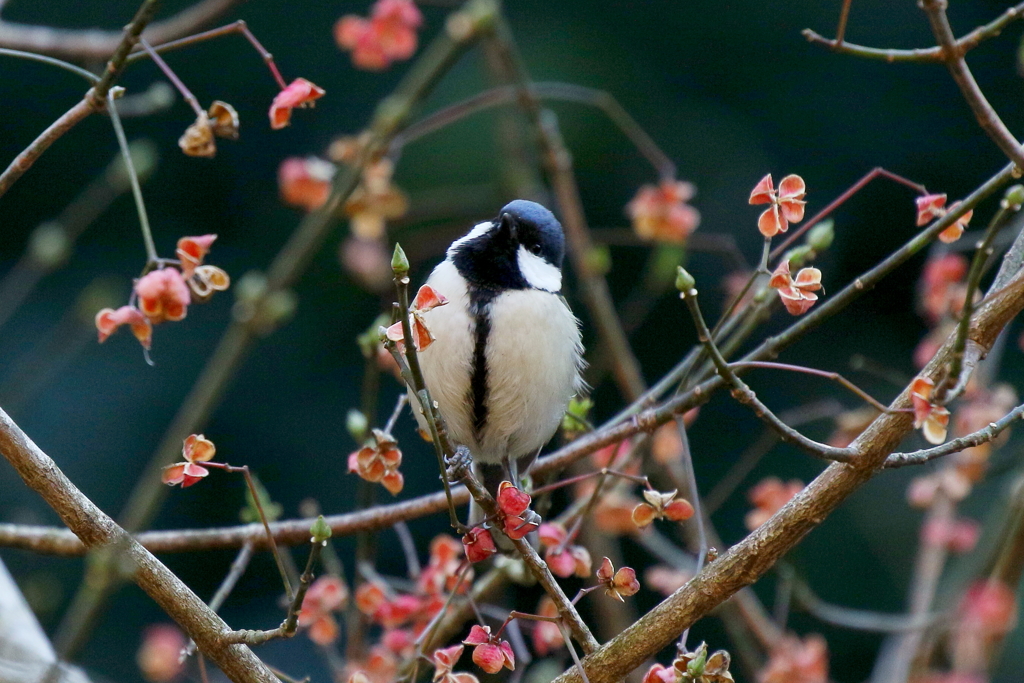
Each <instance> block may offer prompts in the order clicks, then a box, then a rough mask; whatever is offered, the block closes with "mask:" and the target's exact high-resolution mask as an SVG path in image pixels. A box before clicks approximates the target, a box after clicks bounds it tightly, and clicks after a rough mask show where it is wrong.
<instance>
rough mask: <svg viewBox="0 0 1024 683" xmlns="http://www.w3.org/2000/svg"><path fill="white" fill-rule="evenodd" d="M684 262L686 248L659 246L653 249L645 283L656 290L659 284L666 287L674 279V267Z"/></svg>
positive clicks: (674, 245)
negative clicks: (648, 273)
mask: <svg viewBox="0 0 1024 683" xmlns="http://www.w3.org/2000/svg"><path fill="white" fill-rule="evenodd" d="M685 262H686V248H685V247H682V246H680V245H678V244H659V245H658V246H656V247H655V248H654V255H653V256H652V258H651V260H650V263H651V270H650V275H649V277H648V280H647V283H649V284H650V285H653V286H651V287H649V288H650V289H656V288H657V287H658V286H659V285H661V283H664V285H665V286H666V287H667V286H668V285H670V284H671V283H672V281H673V280H674V279H675V277H676V266H678V265H679V264H680V263H685Z"/></svg>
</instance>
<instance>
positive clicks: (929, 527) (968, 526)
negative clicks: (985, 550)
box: [921, 519, 981, 553]
mask: <svg viewBox="0 0 1024 683" xmlns="http://www.w3.org/2000/svg"><path fill="white" fill-rule="evenodd" d="M980 535H981V527H980V526H979V525H978V523H977V522H975V521H974V520H970V519H954V520H950V521H943V520H941V519H930V520H929V521H927V522H925V524H924V526H922V527H921V539H922V540H923V541H924V542H925V543H927V544H928V545H931V546H937V547H943V548H946V549H947V550H949V551H950V552H953V553H967V552H970V551H971V550H973V549H974V546H975V544H977V542H978V537H979V536H980Z"/></svg>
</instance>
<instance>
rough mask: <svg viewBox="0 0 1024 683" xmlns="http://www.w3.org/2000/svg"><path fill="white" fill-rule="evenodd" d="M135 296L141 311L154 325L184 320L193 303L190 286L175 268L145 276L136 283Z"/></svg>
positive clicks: (164, 269)
mask: <svg viewBox="0 0 1024 683" xmlns="http://www.w3.org/2000/svg"><path fill="white" fill-rule="evenodd" d="M135 294H136V295H137V296H138V297H139V309H140V310H141V311H142V312H143V313H144V314H145V316H146V317H147V318H149V321H150V322H151V323H153V324H156V323H162V322H164V321H165V320H181V319H183V318H184V317H185V315H186V314H187V313H188V305H189V304H190V303H192V298H191V297H190V296H189V293H188V285H186V284H185V279H184V278H183V277H182V275H181V273H180V272H178V270H176V269H175V268H161V269H160V270H154V271H152V272H150V273H148V274H146V275H143V276H142V277H141V278H139V279H138V280H137V281H136V282H135Z"/></svg>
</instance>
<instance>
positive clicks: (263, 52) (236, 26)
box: [127, 19, 287, 90]
mask: <svg viewBox="0 0 1024 683" xmlns="http://www.w3.org/2000/svg"><path fill="white" fill-rule="evenodd" d="M232 33H240V34H241V35H243V36H244V37H245V39H246V40H248V41H249V43H250V44H251V45H252V46H253V47H254V48H256V51H257V52H258V53H259V54H260V57H262V58H263V61H264V63H265V64H266V65H267V68H268V69H270V75H271V76H273V77H274V81H275V82H277V85H278V86H279V87H280V88H281V89H282V90H284V89H285V88H286V87H287V84H286V83H285V81H284V78H282V77H281V72H280V71H279V70H278V68H277V64H276V63H275V62H274V55H272V54H271V53H270V52H268V51H267V49H266V48H265V47H263V45H262V44H261V43H260V41H259V40H257V39H256V36H254V35H253V33H252V31H250V30H249V26H248V24H246V23H245V21H244V20H242V19H239V20H238V21H236V22H234V23H231V24H228V25H226V26H221V27H220V28H214V29H210V30H209V31H203V32H202V33H196V34H195V35H191V36H186V37H184V38H179V39H177V40H171V41H168V42H166V43H162V44H160V45H156V46H154V47H153V50H154V51H156V52H170V51H171V50H177V49H180V48H183V47H189V46H191V45H196V44H198V43H201V42H203V41H206V40H210V39H212V38H219V37H221V36H226V35H230V34H232ZM151 56H152V54H151V53H150V51H149V50H146V51H145V52H133V53H132V54H131V55H129V56H128V59H127V62H128V63H129V64H131V63H132V62H137V61H138V60H140V59H143V58H145V57H151Z"/></svg>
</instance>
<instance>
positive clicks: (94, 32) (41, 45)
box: [0, 0, 241, 62]
mask: <svg viewBox="0 0 1024 683" xmlns="http://www.w3.org/2000/svg"><path fill="white" fill-rule="evenodd" d="M240 2H241V0H202V2H198V3H196V4H195V5H193V6H191V7H189V8H188V9H185V10H182V11H181V12H179V13H178V14H176V15H174V16H173V17H171V18H169V19H165V20H164V21H158V22H155V23H153V24H152V25H151V26H150V27H149V28H147V29H146V32H145V36H146V40H148V41H149V42H151V43H164V42H168V41H171V40H174V39H176V38H181V37H182V36H187V35H188V34H190V33H193V32H195V31H196V29H198V28H201V27H202V26H205V25H206V24H209V23H210V22H212V21H214V20H215V19H216V18H217V17H219V16H221V15H222V14H224V13H225V12H227V11H228V10H229V9H231V8H232V7H233V6H235V5H237V4H239V3H240ZM121 40H122V33H121V32H120V31H104V30H100V29H64V28H53V27H52V26H32V25H28V24H17V23H13V22H9V21H2V20H0V45H2V46H4V47H10V48H15V49H19V50H29V51H31V52H38V53H42V54H47V55H54V56H59V57H64V58H65V59H74V60H78V61H83V62H90V61H91V62H97V61H102V60H106V59H108V58H109V57H110V55H111V54H113V53H114V51H115V50H116V49H117V46H118V45H119V44H120V42H121Z"/></svg>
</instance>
